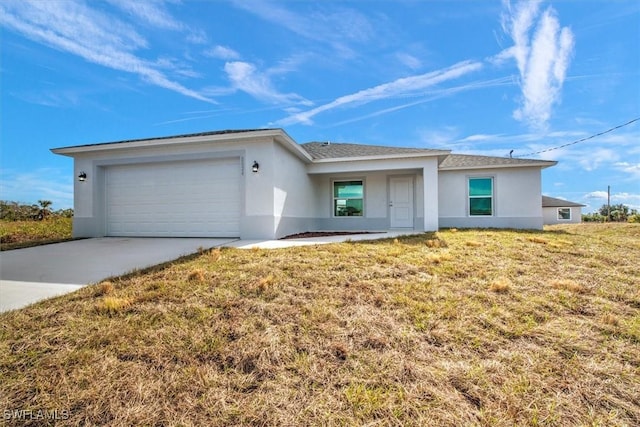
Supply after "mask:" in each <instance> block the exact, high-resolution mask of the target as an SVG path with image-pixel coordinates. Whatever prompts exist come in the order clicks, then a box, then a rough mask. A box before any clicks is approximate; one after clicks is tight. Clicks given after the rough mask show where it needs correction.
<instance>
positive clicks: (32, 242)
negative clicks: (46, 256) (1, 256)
mask: <svg viewBox="0 0 640 427" xmlns="http://www.w3.org/2000/svg"><path fill="white" fill-rule="evenodd" d="M72 222H73V218H64V217H57V216H54V217H51V218H47V219H45V220H42V221H4V220H2V221H0V249H1V250H9V249H19V248H25V247H29V246H37V245H42V244H47V243H55V242H63V241H66V240H71V225H72Z"/></svg>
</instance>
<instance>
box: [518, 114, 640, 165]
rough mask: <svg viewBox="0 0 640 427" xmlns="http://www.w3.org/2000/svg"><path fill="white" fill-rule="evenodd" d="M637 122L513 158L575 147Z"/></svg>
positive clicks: (629, 122) (637, 118)
mask: <svg viewBox="0 0 640 427" xmlns="http://www.w3.org/2000/svg"><path fill="white" fill-rule="evenodd" d="M638 120H640V117H636V118H635V119H633V120H630V121H628V122H627V123H623V124H621V125H618V126H615V127H612V128H611V129H607V130H605V131H604V132H600V133H596V134H595V135H591V136H588V137H586V138H582V139H579V140H577V141H573V142H569V143H567V144H563V145H559V146H557V147H551V148H547V149H544V150H540V151H536V152H535V153H529V154H523V155H521V156H513V157H527V156H535V155H536V154H542V153H546V152H548V151H553V150H558V149H560V148H564V147H568V146H570V145H575V144H577V143H579V142H584V141H587V140H589V139H593V138H595V137H598V136H601V135H604V134H605V133H609V132H613V131H614V130H617V129H620V128H623V127H625V126H629V125H630V124H631V123H634V122H637V121H638Z"/></svg>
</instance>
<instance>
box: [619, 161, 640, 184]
mask: <svg viewBox="0 0 640 427" xmlns="http://www.w3.org/2000/svg"><path fill="white" fill-rule="evenodd" d="M613 166H614V167H615V168H616V169H618V170H621V171H622V172H624V173H626V174H628V175H629V178H630V179H635V180H638V181H639V182H640V163H629V162H617V163H614V164H613ZM639 185H640V184H639Z"/></svg>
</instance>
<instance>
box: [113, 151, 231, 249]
mask: <svg viewBox="0 0 640 427" xmlns="http://www.w3.org/2000/svg"><path fill="white" fill-rule="evenodd" d="M106 177H107V178H106V197H107V200H106V205H107V206H106V207H107V234H108V235H111V236H167V237H168V236H172V237H173V236H185V237H196V236H197V237H200V236H202V237H237V236H239V234H240V210H241V195H240V192H241V188H240V178H241V176H240V159H238V158H232V159H216V160H202V161H184V162H167V163H151V164H136V165H122V166H112V167H109V168H107V171H106Z"/></svg>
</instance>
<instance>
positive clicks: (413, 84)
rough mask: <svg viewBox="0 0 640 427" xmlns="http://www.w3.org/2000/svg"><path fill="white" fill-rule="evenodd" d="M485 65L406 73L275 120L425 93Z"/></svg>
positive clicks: (299, 119)
mask: <svg viewBox="0 0 640 427" xmlns="http://www.w3.org/2000/svg"><path fill="white" fill-rule="evenodd" d="M480 68H482V64H480V63H479V62H473V61H463V62H459V63H457V64H455V65H453V66H451V67H448V68H444V69H441V70H437V71H433V72H430V73H426V74H420V75H416V76H409V77H403V78H400V79H397V80H394V81H392V82H389V83H383V84H380V85H378V86H374V87H372V88H368V89H363V90H361V91H358V92H356V93H353V94H349V95H344V96H341V97H339V98H337V99H335V100H334V101H332V102H330V103H328V104H324V105H321V106H319V107H316V108H313V109H311V110H308V111H303V112H300V113H296V114H292V115H290V116H289V117H286V118H284V119H282V120H279V121H277V122H276V124H277V125H280V126H286V125H291V124H295V123H304V124H311V123H312V121H311V119H312V118H313V117H314V116H316V115H318V114H320V113H323V112H326V111H329V110H333V109H335V108H340V107H347V106H350V105H362V104H367V103H370V102H373V101H377V100H381V99H388V98H395V97H398V96H404V95H409V94H416V93H422V92H423V91H424V90H425V89H428V88H430V87H432V86H435V85H436V84H439V83H443V82H445V81H447V80H452V79H455V78H458V77H461V76H463V75H465V74H468V73H471V72H473V71H476V70H479V69H480Z"/></svg>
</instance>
